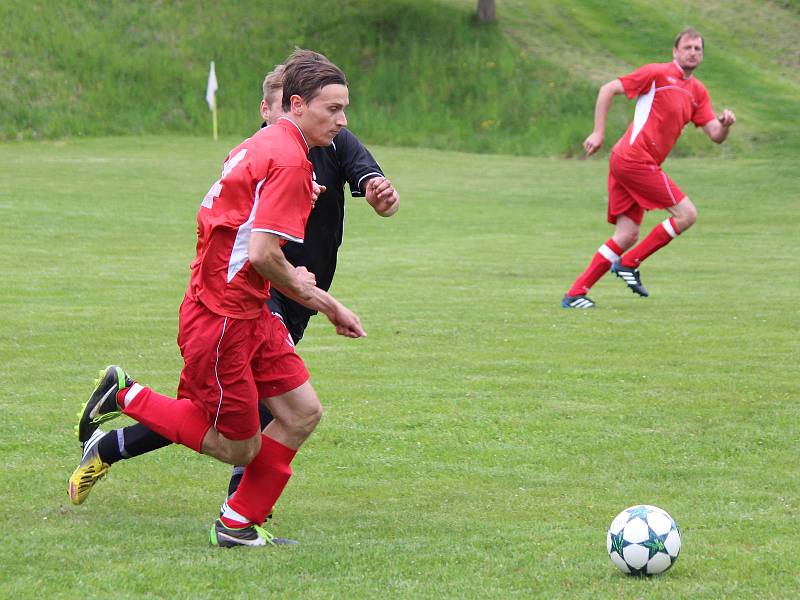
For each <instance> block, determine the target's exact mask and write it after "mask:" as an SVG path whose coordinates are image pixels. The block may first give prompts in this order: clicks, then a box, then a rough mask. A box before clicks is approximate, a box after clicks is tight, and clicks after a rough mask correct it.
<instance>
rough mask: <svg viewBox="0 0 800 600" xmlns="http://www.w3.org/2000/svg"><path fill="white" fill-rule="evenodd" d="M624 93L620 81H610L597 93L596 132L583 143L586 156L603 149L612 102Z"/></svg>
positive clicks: (595, 110) (595, 109) (595, 108)
mask: <svg viewBox="0 0 800 600" xmlns="http://www.w3.org/2000/svg"><path fill="white" fill-rule="evenodd" d="M624 93H625V88H624V87H622V82H621V81H620V80H619V79H614V80H612V81H609V82H608V83H606V84H604V85H603V86H601V87H600V91H599V92H597V103H596V104H595V107H594V131H592V133H591V134H590V135H589V137H587V138H586V141H585V142H583V147H584V149H585V150H586V156H591V155H592V154H594V153H595V152H597V151H598V150H599V149H600V148H601V147H602V145H603V140H604V139H605V131H606V118H607V117H608V111H609V110H610V109H611V101H612V100H613V99H614V96H619V95H620V94H624Z"/></svg>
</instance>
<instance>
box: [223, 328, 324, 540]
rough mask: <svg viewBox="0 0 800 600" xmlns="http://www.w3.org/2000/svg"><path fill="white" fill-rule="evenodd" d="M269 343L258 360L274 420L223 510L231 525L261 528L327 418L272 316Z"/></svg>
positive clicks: (258, 375) (263, 391)
mask: <svg viewBox="0 0 800 600" xmlns="http://www.w3.org/2000/svg"><path fill="white" fill-rule="evenodd" d="M262 325H263V327H264V329H265V332H264V334H263V339H264V340H265V342H264V344H262V346H261V348H260V350H259V351H258V353H257V354H256V356H255V357H254V359H253V363H252V366H253V374H254V376H255V378H256V380H257V385H258V392H259V395H260V397H262V398H265V399H268V400H265V402H266V403H267V404H268V406H269V408H270V412H271V413H272V415H273V417H274V419H273V420H272V421H271V422H270V423H269V425H268V426H267V427H266V429H265V430H264V432H263V433H262V443H261V451H260V452H259V453H258V455H257V456H256V457H255V458H254V459H253V460H252V461H251V462H250V464H248V465H247V467H246V468H245V470H244V474H243V476H242V480H241V484H240V485H239V488H238V489H237V490H236V492H235V493H234V494H233V496H231V497H230V498H229V499H228V500H227V501H226V503H225V505H224V506H223V514H222V516H221V517H220V519H219V521H220V523H221V524H222V525H224V526H226V527H241V526H249V525H252V524H261V523H263V521H264V519H265V518H266V517H267V515H268V514H269V513H270V512H271V511H272V508H273V506H274V504H275V502H276V501H277V500H278V498H279V497H280V495H281V493H282V492H283V489H284V488H285V486H286V484H287V482H288V481H289V478H290V476H291V473H292V469H291V462H292V459H293V458H294V456H295V454H296V452H297V449H298V448H299V447H300V445H301V444H302V443H303V442H304V441H305V440H306V438H308V436H309V435H310V434H311V432H312V431H313V430H314V428H315V427H316V425H317V423H318V422H319V420H320V418H321V416H322V406H321V405H320V402H319V400H318V399H317V395H316V393H315V392H314V388H313V387H312V386H311V384H310V383H309V381H308V371H307V370H306V368H305V365H304V364H303V361H302V360H301V359H300V357H299V356H298V355H297V354H296V353H295V351H294V344H293V343H292V341H291V339H290V337H289V335H288V333H287V331H286V327H285V326H284V325H283V323H282V322H281V321H280V320H279V319H277V318H276V317H274V316H272V315H269V317H268V318H266V319H264V320H263V322H262Z"/></svg>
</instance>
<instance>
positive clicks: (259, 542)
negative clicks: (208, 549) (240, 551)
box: [209, 519, 298, 548]
mask: <svg viewBox="0 0 800 600" xmlns="http://www.w3.org/2000/svg"><path fill="white" fill-rule="evenodd" d="M209 537H210V540H211V545H212V546H219V547H220V548H235V547H237V546H295V545H297V543H298V542H296V541H295V540H290V539H287V538H282V537H275V536H274V535H272V534H271V533H270V532H269V531H267V530H266V529H264V528H263V527H260V526H258V525H248V526H247V527H241V528H235V527H226V526H225V524H224V523H223V522H222V521H221V520H219V519H217V520H215V521H214V524H213V525H211V534H210V536H209Z"/></svg>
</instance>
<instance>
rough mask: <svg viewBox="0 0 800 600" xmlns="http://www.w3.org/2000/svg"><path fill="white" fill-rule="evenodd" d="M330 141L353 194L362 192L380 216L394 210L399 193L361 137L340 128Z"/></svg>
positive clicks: (395, 210)
mask: <svg viewBox="0 0 800 600" xmlns="http://www.w3.org/2000/svg"><path fill="white" fill-rule="evenodd" d="M334 143H335V146H334V147H335V155H336V160H337V161H338V162H339V167H340V168H341V173H342V175H343V176H344V178H345V179H346V180H347V181H348V183H349V184H350V192H351V193H352V194H353V196H361V195H363V196H365V197H366V200H367V203H368V204H369V205H370V206H371V207H372V208H373V210H374V211H375V212H376V213H378V214H379V215H380V216H382V217H391V216H392V215H393V214H394V213H396V212H397V210H398V209H399V208H400V194H398V193H397V190H395V189H394V187H393V186H392V182H391V181H389V180H388V179H386V176H385V175H384V174H383V171H382V170H381V167H380V165H378V163H377V162H376V161H375V159H374V158H373V156H372V154H370V151H369V150H367V148H366V146H364V144H362V143H361V140H359V139H358V138H357V137H356V136H355V134H354V133H353V132H352V131H350V130H348V129H342V130H341V131H340V132H339V134H338V135H337V136H336V138H334Z"/></svg>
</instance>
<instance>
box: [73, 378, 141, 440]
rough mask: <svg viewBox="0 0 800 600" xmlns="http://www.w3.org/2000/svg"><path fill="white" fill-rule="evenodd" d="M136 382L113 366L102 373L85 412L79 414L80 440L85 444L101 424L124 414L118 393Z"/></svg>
mask: <svg viewBox="0 0 800 600" xmlns="http://www.w3.org/2000/svg"><path fill="white" fill-rule="evenodd" d="M133 384H134V381H133V380H132V379H131V378H130V377H128V375H127V373H125V371H123V370H122V369H121V368H120V367H117V366H115V365H111V366H108V367H106V368H105V369H104V370H102V371H100V376H99V377H98V378H97V380H96V381H95V382H94V391H93V392H92V395H91V396H90V397H89V399H88V400H87V401H86V404H84V405H83V410H81V412H79V413H78V419H79V420H78V426H77V428H76V429H77V431H78V440H80V442H81V444H85V443H86V442H87V441H88V440H89V438H90V437H91V436H92V434H93V433H94V432H95V430H96V429H97V428H98V427H99V426H100V424H101V423H105V422H106V421H110V420H111V419H115V418H117V417H118V416H120V415H121V414H122V411H121V410H120V408H119V405H118V404H117V393H118V392H119V391H120V390H122V389H125V388H126V387H130V386H132V385H133Z"/></svg>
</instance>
